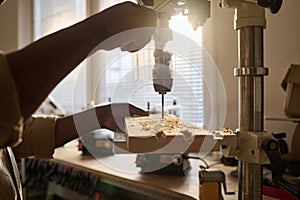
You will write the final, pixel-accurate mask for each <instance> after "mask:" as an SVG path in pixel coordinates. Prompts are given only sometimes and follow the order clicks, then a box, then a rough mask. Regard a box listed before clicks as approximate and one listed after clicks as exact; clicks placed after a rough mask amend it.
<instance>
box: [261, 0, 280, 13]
mask: <svg viewBox="0 0 300 200" xmlns="http://www.w3.org/2000/svg"><path fill="white" fill-rule="evenodd" d="M258 5H259V6H261V7H264V8H267V9H268V10H269V11H270V12H271V13H272V14H276V13H277V12H278V11H279V10H280V8H281V5H282V0H258Z"/></svg>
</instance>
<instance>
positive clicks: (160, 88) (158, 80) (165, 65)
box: [152, 12, 173, 119]
mask: <svg viewBox="0 0 300 200" xmlns="http://www.w3.org/2000/svg"><path fill="white" fill-rule="evenodd" d="M170 19H171V14H170V13H168V12H159V13H158V21H157V29H156V32H155V34H154V41H155V51H154V58H155V65H154V68H153V71H152V79H153V86H154V90H155V91H156V92H158V93H159V94H160V95H161V97H162V100H161V104H162V112H161V113H162V119H164V110H165V109H164V104H165V103H164V102H165V101H164V95H165V94H166V93H167V92H170V91H171V88H172V85H173V79H172V74H171V70H172V69H171V59H172V54H171V53H169V52H167V51H165V46H166V43H167V42H168V41H170V40H172V30H171V29H170V28H169V21H170Z"/></svg>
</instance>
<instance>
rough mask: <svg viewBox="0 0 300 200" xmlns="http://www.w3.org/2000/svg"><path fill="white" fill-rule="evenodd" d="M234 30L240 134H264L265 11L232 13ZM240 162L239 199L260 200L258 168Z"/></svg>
mask: <svg viewBox="0 0 300 200" xmlns="http://www.w3.org/2000/svg"><path fill="white" fill-rule="evenodd" d="M235 12H236V13H235V17H236V22H235V28H236V29H237V31H238V45H239V48H238V49H239V54H238V65H239V67H238V68H236V69H235V76H238V79H239V82H238V83H239V84H238V89H239V91H238V96H239V122H238V127H239V130H240V131H241V133H242V132H244V133H243V134H247V132H248V131H253V132H257V134H260V132H262V131H263V129H264V125H263V116H264V105H263V102H264V78H263V77H264V75H267V73H268V71H267V69H266V68H264V67H263V64H264V63H263V29H264V28H265V23H266V22H265V11H264V8H261V7H259V6H257V5H255V4H251V3H245V4H244V5H243V6H241V7H238V8H237V9H236V11H235ZM248 19H249V20H248ZM239 160H241V161H240V162H239V199H241V200H242V199H245V200H246V199H262V167H261V164H255V163H251V162H247V159H246V160H245V158H241V159H239Z"/></svg>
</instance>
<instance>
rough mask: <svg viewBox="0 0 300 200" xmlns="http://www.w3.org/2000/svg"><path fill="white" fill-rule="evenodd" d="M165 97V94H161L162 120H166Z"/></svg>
mask: <svg viewBox="0 0 300 200" xmlns="http://www.w3.org/2000/svg"><path fill="white" fill-rule="evenodd" d="M164 110H165V96H164V94H161V118H162V119H164V117H165V112H164Z"/></svg>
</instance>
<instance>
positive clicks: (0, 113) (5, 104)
mask: <svg viewBox="0 0 300 200" xmlns="http://www.w3.org/2000/svg"><path fill="white" fill-rule="evenodd" d="M0 94H1V101H0V148H2V147H5V146H12V147H15V146H17V145H18V144H19V143H20V142H21V141H22V132H23V118H22V115H21V109H20V104H19V97H18V92H17V87H16V84H15V82H14V80H13V78H12V75H11V71H10V68H9V66H8V61H7V59H6V56H5V55H4V54H3V53H2V52H0Z"/></svg>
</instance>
